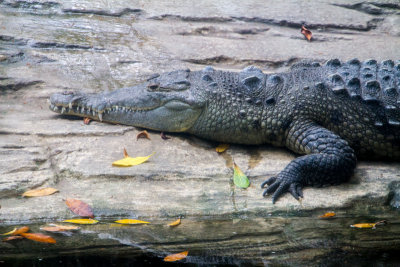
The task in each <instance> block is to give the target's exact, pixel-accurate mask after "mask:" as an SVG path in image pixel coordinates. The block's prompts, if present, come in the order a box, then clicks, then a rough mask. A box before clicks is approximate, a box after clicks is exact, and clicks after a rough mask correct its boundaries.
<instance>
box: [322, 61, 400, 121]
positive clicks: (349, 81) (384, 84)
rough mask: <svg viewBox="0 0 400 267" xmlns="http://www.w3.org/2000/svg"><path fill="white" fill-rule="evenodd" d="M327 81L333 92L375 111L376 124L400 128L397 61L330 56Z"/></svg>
mask: <svg viewBox="0 0 400 267" xmlns="http://www.w3.org/2000/svg"><path fill="white" fill-rule="evenodd" d="M325 68H327V70H328V73H329V75H328V77H327V79H328V80H327V83H329V84H330V86H329V88H331V90H332V91H333V92H334V93H335V94H345V95H347V96H348V97H350V98H353V99H359V100H360V101H363V102H364V103H365V104H366V105H368V106H370V107H371V108H372V109H373V110H374V111H375V113H376V114H377V115H378V116H377V120H376V121H375V126H377V127H381V126H385V125H390V126H394V127H399V128H400V62H396V63H395V62H394V61H392V60H385V61H382V62H381V63H378V62H377V61H376V60H373V59H370V60H366V61H364V62H360V61H359V60H358V59H352V60H350V61H348V62H346V63H341V62H340V61H339V60H338V59H332V60H329V61H328V62H327V63H326V65H325Z"/></svg>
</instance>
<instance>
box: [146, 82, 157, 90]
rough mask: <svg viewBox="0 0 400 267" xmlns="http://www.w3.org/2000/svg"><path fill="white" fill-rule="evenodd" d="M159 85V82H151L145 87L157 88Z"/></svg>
mask: <svg viewBox="0 0 400 267" xmlns="http://www.w3.org/2000/svg"><path fill="white" fill-rule="evenodd" d="M159 87H160V84H158V83H151V84H149V85H148V86H147V88H149V89H151V90H157V89H158V88H159Z"/></svg>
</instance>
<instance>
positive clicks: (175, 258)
mask: <svg viewBox="0 0 400 267" xmlns="http://www.w3.org/2000/svg"><path fill="white" fill-rule="evenodd" d="M188 254H189V251H183V252H180V253H176V254H170V255H168V256H167V257H165V258H164V261H168V262H170V261H179V260H182V259H184V258H186V257H187V255H188Z"/></svg>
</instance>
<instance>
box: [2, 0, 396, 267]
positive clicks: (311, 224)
mask: <svg viewBox="0 0 400 267" xmlns="http://www.w3.org/2000/svg"><path fill="white" fill-rule="evenodd" d="M303 24H304V25H306V26H307V27H308V28H309V29H310V30H311V31H312V32H313V40H312V41H311V42H307V41H306V40H305V39H304V37H303V36H302V35H301V34H300V27H301V25H303ZM399 29H400V4H399V3H398V1H390V0H387V1H379V2H362V1H355V0H351V1H348V0H346V1H344V0H343V1H342V0H325V1H283V2H282V1H269V2H268V4H266V3H265V1H256V0H254V1H200V2H199V1H173V2H168V1H165V2H164V1H134V2H127V1H118V0H117V1H110V2H107V1H89V0H88V1H79V2H78V1H51V2H50V1H43V0H40V1H14V0H4V1H0V155H1V157H0V205H1V208H0V230H2V229H6V226H7V225H10V224H15V225H19V224H22V223H32V222H35V223H42V222H48V221H57V220H61V219H66V218H71V217H72V214H71V213H70V211H68V210H67V209H66V206H65V204H64V202H63V199H65V198H67V197H73V198H78V199H81V200H83V201H86V202H87V203H89V204H91V205H92V206H93V207H94V209H95V214H96V216H98V217H100V218H103V219H107V218H116V217H126V216H128V217H133V218H141V219H144V218H146V219H147V220H153V221H159V222H162V223H165V221H166V220H171V219H172V218H176V217H177V216H185V218H191V219H190V220H189V222H188V223H187V224H186V225H182V229H181V230H177V233H175V234H176V235H173V236H170V237H167V236H168V232H167V231H166V229H164V228H162V227H160V226H157V225H156V226H154V227H153V228H152V226H148V228H146V229H147V230H146V233H147V234H145V235H144V237H143V238H142V239H140V238H139V239H137V240H136V239H135V237H134V234H135V233H136V232H134V233H126V231H125V232H124V231H121V232H118V231H117V232H111V233H110V232H109V231H107V229H108V228H107V227H105V226H99V227H97V228H91V231H92V233H93V232H95V233H98V235H97V236H98V238H99V237H101V238H100V239H99V240H100V241H99V240H97V241H96V242H97V243H96V242H94V241H93V242H94V243H90V242H89V241H88V243H87V244H92V245H93V244H95V243H96V244H103V245H106V244H108V243H107V242H110V241H105V240H109V239H111V240H114V241H115V244H119V243H121V240H125V241H124V242H125V243H124V242H122V243H124V244H129V245H133V246H135V244H136V245H137V244H138V243H143V242H148V243H146V244H147V245H146V246H144V247H145V248H146V249H148V250H149V251H155V252H160V251H161V252H164V251H171V250H179V247H182V248H183V247H186V248H188V247H190V248H191V249H192V250H193V251H197V252H198V255H202V253H203V254H204V253H205V254H206V255H210V256H216V257H223V256H225V257H229V256H232V257H233V258H235V259H252V260H255V261H256V263H260V262H261V263H262V262H265V261H269V260H284V261H286V260H287V261H288V264H291V262H292V261H294V262H295V259H300V258H301V257H304V258H307V259H309V260H312V259H314V258H318V257H322V256H326V255H329V253H331V250H330V249H332V248H336V246H337V247H340V248H342V249H344V248H346V246H347V247H351V246H353V245H354V246H356V247H360V244H367V245H365V247H367V246H368V244H373V242H372V241H374V242H377V243H376V244H380V245H381V248H382V249H388V248H391V247H395V246H396V245H397V247H398V244H399V240H400V239H399V238H397V239H396V236H397V237H398V235H399V233H400V231H399V229H398V227H395V226H393V227H392V228H391V232H388V233H386V234H387V235H389V234H390V235H391V236H394V238H393V239H392V240H393V241H392V243H390V244H389V245H387V244H386V245H383V244H384V242H383V241H382V240H384V237H385V236H386V235H382V236H381V237H378V236H374V238H371V239H370V243H368V242H365V240H364V238H366V237H365V236H364V235H362V234H361V235H360V238H358V237H356V238H355V239H354V240H353V241H352V242H353V243H351V242H350V243H349V242H347V241H348V240H347V241H341V242H337V243H335V244H334V245H331V246H327V247H326V250H321V249H319V250H316V249H315V248H318V247H319V248H321V247H323V246H322V245H318V244H319V243H318V242H323V241H318V242H317V241H315V240H323V239H321V238H322V236H323V233H320V232H318V231H316V232H313V231H312V229H313V228H314V229H315V227H317V228H319V229H323V228H324V227H325V226H326V225H325V224H326V223H325V222H321V221H317V222H315V220H314V221H313V219H311V218H314V217H313V216H314V215H315V214H314V212H315V213H318V212H319V213H320V212H321V211H325V210H337V211H339V213H340V211H342V215H343V216H342V217H343V218H342V219H341V220H343V221H341V223H343V224H342V226H343V225H344V224H346V225H348V224H350V221H351V220H350V219H349V217H348V214H353V215H354V216H356V217H357V216H367V214H369V212H370V211H371V210H370V209H373V208H372V207H382V209H383V210H384V211H385V212H384V213H382V214H383V215H382V216H388V217H390V216H392V213H391V211H387V210H386V207H385V205H386V204H388V203H389V204H392V206H393V207H396V208H398V206H399V204H398V202H399V200H398V198H399V197H398V188H399V186H400V179H399V178H400V172H399V170H400V164H399V163H395V162H392V163H390V162H366V161H362V162H360V163H359V164H358V168H357V171H356V173H355V175H354V177H353V178H352V180H351V181H350V182H349V183H346V184H343V185H339V186H332V187H326V188H306V189H305V190H304V194H305V199H304V201H303V205H300V204H299V203H298V202H297V201H296V200H294V199H293V198H292V197H291V196H289V195H286V196H285V197H283V198H281V199H280V200H279V201H278V202H277V203H276V204H275V205H272V204H271V201H270V199H263V198H262V196H261V193H262V191H261V189H259V184H260V183H261V182H262V181H263V180H264V179H265V178H266V177H268V176H271V175H274V174H276V173H277V172H279V171H280V170H281V169H282V168H283V167H284V166H285V165H286V164H287V163H288V162H289V161H290V160H292V159H293V158H294V157H295V155H293V154H292V153H290V152H288V151H285V150H283V149H276V148H273V147H270V146H261V147H245V146H237V145H232V146H231V147H230V148H229V150H228V151H226V152H224V153H223V154H221V155H219V154H217V153H216V152H215V147H216V145H217V144H215V143H211V142H207V141H203V140H199V139H197V138H194V137H191V136H186V135H176V134H174V135H169V136H170V137H172V138H171V139H169V140H162V139H161V138H160V135H159V133H157V132H151V133H150V137H151V140H146V139H139V140H138V141H136V135H137V133H138V132H139V130H140V129H136V128H132V127H127V126H120V125H109V124H103V123H98V122H91V123H90V125H84V124H83V122H82V121H81V120H79V119H74V118H70V117H63V116H57V115H55V114H54V113H52V112H51V111H49V110H48V107H47V106H48V105H47V103H46V100H47V98H48V97H49V95H50V94H51V93H54V92H59V91H63V90H82V91H85V92H99V91H105V90H114V89H117V88H119V87H123V86H130V85H134V84H136V83H138V82H140V81H141V80H143V79H145V78H146V77H148V76H149V75H151V74H152V73H154V72H163V71H169V70H174V69H181V68H186V67H189V68H191V69H195V70H197V69H201V68H203V67H204V66H205V65H213V66H214V67H216V68H220V69H229V70H239V69H241V68H243V67H246V66H248V65H256V66H258V67H260V68H261V69H263V70H264V71H265V72H275V71H282V70H285V69H288V68H289V67H290V66H291V65H292V64H294V63H296V62H298V61H300V60H302V59H306V58H307V59H308V58H312V59H314V60H317V61H321V62H322V61H325V60H327V59H329V58H334V57H338V58H340V59H343V60H348V59H351V58H354V57H358V58H359V59H368V58H375V59H377V60H384V59H399V56H400V54H399V51H400V50H399V48H400V31H399ZM123 148H126V149H127V150H128V152H129V154H130V155H131V156H144V155H148V154H150V153H152V152H156V153H155V155H154V156H153V157H152V158H151V159H150V160H149V161H148V162H146V163H144V164H142V165H139V166H135V167H131V168H116V167H112V166H111V163H112V162H113V161H114V160H117V159H120V158H121V157H122V152H123ZM233 160H235V162H236V163H237V164H238V165H239V166H240V167H241V169H242V170H243V171H244V172H245V173H246V174H247V175H248V176H249V178H250V180H251V186H250V187H249V188H248V189H247V190H241V189H238V188H235V187H234V185H233V184H232V174H233V171H232V168H231V165H232V161H233ZM45 186H52V187H56V188H58V189H59V190H60V193H57V194H54V195H52V196H48V197H41V198H32V199H24V198H21V197H20V195H21V194H22V193H23V192H24V191H26V190H27V189H33V188H38V187H45ZM360 203H361V204H360ZM344 211H348V212H347V213H346V212H344ZM299 213H300V216H301V217H302V216H305V217H307V218H308V219H306V220H305V221H303V219H299V218H298V217H296V218H297V219H296V218H290V214H292V215H293V214H297V215H299ZM271 214H272V215H271ZM288 214H289V215H288ZM311 214H314V215H312V216H311ZM360 214H361V215H360ZM379 214H381V213H379ZM387 214H390V215H387ZM297 215H296V216H297ZM287 216H289V218H287ZM310 216H311V217H310ZM382 216H381V217H382ZM205 218H207V219H205ZM232 218H234V220H233V221H232ZM390 218H391V217H390ZM391 221H393V219H392V220H391ZM302 223H304V224H307V225H302V226H300V224H302ZM351 223H353V222H351ZM282 225H286V226H282ZM2 227H3V228H2ZM282 227H283V228H282ZM330 227H332V226H330ZM347 227H348V226H347ZM210 228H211V229H212V230H210ZM304 228H307V229H306V230H305V229H304ZM93 229H96V230H93ZM177 229H180V228H177ZM195 229H197V230H195ZM290 229H292V230H293V233H296V234H295V236H296V238H295V240H297V241H296V242H299V244H297V245H296V244H293V243H290V242H289V243H284V245H281V246H280V245H271V246H268V244H271V242H272V244H278V243H279V242H278V241H279V240H281V239H282V233H286V234H288V233H289V232H290ZM335 230H337V229H336V228H332V229H331V230H329V231H330V232H331V233H332V234H334V232H335ZM96 231H97V232H96ZM135 231H136V230H135ZM268 231H271V232H273V233H277V234H272V235H271V236H269V237H268V234H267V232H268ZM288 231H289V232H288ZM3 232H5V231H3ZM150 232H152V233H153V234H154V236H156V237H157V238H155V239H154V236H153V239H151V238H149V237H150V236H152V234H150ZM232 232H235V233H236V234H233V235H232ZM205 233H207V234H205ZM346 233H348V229H347V230H345V232H343V234H341V235H342V236H346ZM236 235H238V236H240V238H236ZM258 235H259V237H257V236H258ZM121 236H125V239H124V238H122V237H121ZM310 236H314V237H310ZM179 237H180V238H179ZM202 237H204V239H205V240H206V241H204V240H202ZM212 240H213V241H212ZM224 240H225V241H224ZM227 240H232V242H229V241H227ZM310 240H313V241H310ZM363 240H364V241H363ZM114 241H113V242H114ZM164 241H165V242H166V243H163V242H164ZM286 241H287V240H286ZM308 241H310V242H311V243H312V242H316V243H315V244H314V245H312V244H311V243H310V244H306V243H307V242H308ZM65 242H66V243H65V244H64V248H65V249H68V248H70V249H75V248H78V247H80V246H79V245H78V244H79V242H82V241H81V240H80V239H79V238H76V242H75V241H74V242H72V241H71V242H67V241H65ZM174 242H175V243H174ZM179 242H181V243H179ZM202 242H205V243H204V244H206V245H208V246H209V247H210V250H208V254H207V253H206V252H204V251H202V250H201V249H200V248H201V247H202V246H203V245H202ZM346 242H347V243H346ZM362 242H364V243H362ZM177 243H179V244H180V245H176V246H175V247H174V244H177ZM243 244H247V245H248V247H251V248H252V249H248V250H245V249H239V247H241V246H243V247H246V245H243ZM257 244H258V245H257ZM371 246H372V245H371ZM217 247H220V248H221V249H220V250H217V249H214V250H213V249H212V248H217ZM361 247H362V246H361ZM234 248H235V249H234ZM3 249H4V250H3ZM29 249H32V248H29ZM288 249H289V250H290V249H291V251H292V252H291V253H288V254H287V255H286V254H285V253H284V251H285V250H288ZM2 250H3V251H6V253H8V255H13V253H16V251H15V250H13V249H12V248H11V247H10V246H9V244H4V243H0V251H2ZM274 251H281V252H278V254H276V255H273V254H271V253H272V252H274ZM293 251H296V252H293ZM161 254H162V253H161ZM305 255H306V256H305ZM0 256H1V252H0ZM192 261H196V258H192Z"/></svg>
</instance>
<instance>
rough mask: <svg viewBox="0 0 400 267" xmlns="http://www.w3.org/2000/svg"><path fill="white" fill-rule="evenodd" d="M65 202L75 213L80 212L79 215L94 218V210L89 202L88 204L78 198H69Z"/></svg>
mask: <svg viewBox="0 0 400 267" xmlns="http://www.w3.org/2000/svg"><path fill="white" fill-rule="evenodd" d="M65 204H67V206H68V208H69V209H70V210H71V211H72V212H73V213H75V214H78V215H79V216H82V217H89V218H93V217H94V215H93V211H92V207H90V206H89V205H88V204H86V203H85V202H83V201H80V200H78V199H73V198H67V200H66V201H65Z"/></svg>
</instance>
